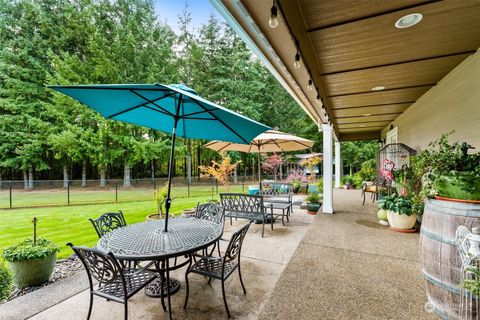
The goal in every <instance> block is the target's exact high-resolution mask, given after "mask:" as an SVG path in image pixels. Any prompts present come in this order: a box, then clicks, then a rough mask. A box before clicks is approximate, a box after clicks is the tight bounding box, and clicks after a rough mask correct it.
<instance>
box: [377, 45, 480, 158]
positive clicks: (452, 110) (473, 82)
mask: <svg viewBox="0 0 480 320" xmlns="http://www.w3.org/2000/svg"><path fill="white" fill-rule="evenodd" d="M392 125H393V126H394V127H396V126H398V142H401V143H405V144H406V145H408V146H410V147H412V148H414V149H417V150H422V149H424V148H425V147H426V146H427V145H428V143H429V142H430V141H433V140H436V139H438V138H439V137H440V135H441V134H442V133H445V132H450V131H452V130H455V133H454V134H453V135H452V136H451V139H450V141H466V142H468V143H470V144H471V145H473V146H474V147H475V148H476V149H477V151H480V49H479V50H477V52H476V53H475V54H473V55H471V56H469V57H468V58H467V59H465V61H463V62H462V63H461V64H460V65H458V66H457V67H456V68H455V69H453V70H452V71H451V72H450V73H449V74H447V75H446V76H445V77H444V78H443V79H442V80H441V81H440V82H439V83H438V84H437V85H436V86H435V87H433V88H432V89H430V90H429V91H428V92H427V93H425V94H424V95H423V96H422V97H420V99H418V100H417V102H415V103H414V104H412V105H411V106H410V107H409V108H408V109H407V110H406V111H405V112H404V113H403V114H401V115H400V116H399V117H398V118H397V119H396V120H395V121H394V122H392ZM389 128H390V125H388V126H387V127H386V128H385V129H384V130H383V131H382V138H385V134H386V132H387V131H388V129H389Z"/></svg>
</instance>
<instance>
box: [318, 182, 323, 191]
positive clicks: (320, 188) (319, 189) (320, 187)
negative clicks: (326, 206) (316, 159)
mask: <svg viewBox="0 0 480 320" xmlns="http://www.w3.org/2000/svg"><path fill="white" fill-rule="evenodd" d="M317 187H318V193H323V179H320V180H318V182H317Z"/></svg>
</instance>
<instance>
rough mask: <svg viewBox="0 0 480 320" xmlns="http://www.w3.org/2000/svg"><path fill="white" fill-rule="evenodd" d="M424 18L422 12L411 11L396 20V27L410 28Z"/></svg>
mask: <svg viewBox="0 0 480 320" xmlns="http://www.w3.org/2000/svg"><path fill="white" fill-rule="evenodd" d="M422 19H423V14H421V13H410V14H407V15H406V16H403V17H401V18H400V19H398V20H397V22H395V27H397V28H398V29H403V28H410V27H412V26H414V25H416V24H417V23H419V22H420V21H422Z"/></svg>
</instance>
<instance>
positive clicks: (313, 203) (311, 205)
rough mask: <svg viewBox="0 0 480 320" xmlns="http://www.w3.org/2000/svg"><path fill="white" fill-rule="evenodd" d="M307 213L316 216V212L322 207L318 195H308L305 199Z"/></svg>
mask: <svg viewBox="0 0 480 320" xmlns="http://www.w3.org/2000/svg"><path fill="white" fill-rule="evenodd" d="M305 200H306V201H307V213H309V214H317V212H318V210H319V209H320V207H321V206H322V202H321V201H322V198H321V197H320V195H319V194H318V193H309V194H308V196H307V198H306V199H305Z"/></svg>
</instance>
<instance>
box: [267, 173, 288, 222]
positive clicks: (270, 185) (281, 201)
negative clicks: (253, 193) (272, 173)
mask: <svg viewBox="0 0 480 320" xmlns="http://www.w3.org/2000/svg"><path fill="white" fill-rule="evenodd" d="M261 195H262V196H263V198H264V202H265V203H266V204H273V209H280V210H282V223H283V224H284V225H285V223H284V216H285V211H286V213H287V214H286V217H287V221H289V217H290V214H291V213H292V211H293V198H292V197H293V196H292V195H293V186H292V184H291V183H285V182H262V190H261Z"/></svg>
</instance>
